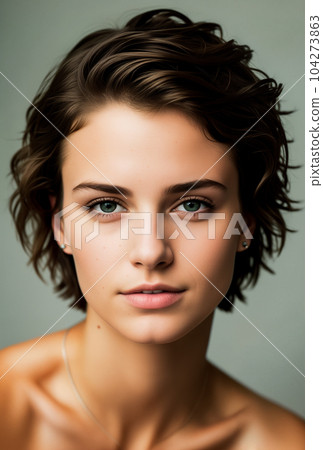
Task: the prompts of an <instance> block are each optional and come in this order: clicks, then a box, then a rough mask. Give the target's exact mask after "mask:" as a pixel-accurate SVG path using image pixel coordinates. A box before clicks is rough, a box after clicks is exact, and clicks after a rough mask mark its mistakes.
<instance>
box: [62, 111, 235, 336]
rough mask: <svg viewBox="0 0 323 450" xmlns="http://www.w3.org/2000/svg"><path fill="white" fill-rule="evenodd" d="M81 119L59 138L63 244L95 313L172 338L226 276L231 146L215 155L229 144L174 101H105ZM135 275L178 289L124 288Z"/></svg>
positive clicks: (190, 325) (117, 324)
mask: <svg viewBox="0 0 323 450" xmlns="http://www.w3.org/2000/svg"><path fill="white" fill-rule="evenodd" d="M87 119H88V120H87V124H86V125H85V126H84V127H83V128H82V129H80V130H79V131H76V132H75V133H73V134H71V135H70V136H69V138H68V139H69V141H70V142H68V141H65V143H64V161H63V167H62V176H63V188H64V208H67V209H66V210H65V211H69V212H67V213H66V214H65V216H64V217H65V220H64V233H65V239H67V237H68V241H69V242H68V243H69V246H67V248H66V249H65V251H66V252H67V253H70V254H72V255H73V258H74V261H75V267H76V271H77V276H78V280H79V284H80V287H81V290H82V292H83V293H84V294H85V299H86V301H87V302H88V308H89V311H91V312H92V313H94V316H98V317H99V318H100V322H101V323H102V322H103V323H105V324H107V325H108V327H112V328H113V329H114V330H115V331H117V332H118V333H121V334H122V335H123V336H125V337H127V338H128V339H130V340H133V341H136V342H142V343H144V342H150V343H152V342H156V343H157V342H158V343H166V342H173V341H175V340H177V339H179V338H181V337H183V336H185V335H186V334H187V333H189V332H190V331H191V330H193V329H194V328H195V327H197V325H199V324H201V323H202V322H203V321H204V320H205V319H206V318H207V317H208V316H209V315H210V314H211V313H212V312H213V311H214V309H215V308H216V306H217V305H218V304H219V302H220V301H221V300H222V298H223V295H222V294H225V293H226V292H227V290H228V288H229V286H230V282H231V279H232V273H233V267H234V260H235V255H236V252H237V251H239V250H241V242H242V237H241V236H239V235H237V234H233V235H232V236H231V238H229V239H228V238H226V239H224V238H223V237H224V234H225V232H226V231H228V226H229V223H230V219H231V218H232V215H233V213H239V212H240V203H239V192H238V172H237V169H236V167H235V164H234V161H233V159H232V155H230V153H228V154H227V155H225V156H224V157H223V158H222V159H220V160H219V158H221V156H223V154H224V153H225V151H226V150H227V147H226V146H225V145H222V144H219V143H214V142H211V141H210V140H208V139H207V138H206V137H205V135H204V134H203V132H202V131H201V129H200V127H199V126H198V125H197V124H196V123H195V122H193V121H192V120H191V119H189V118H187V117H186V116H185V115H183V114H182V113H180V112H178V111H174V110H168V111H164V112H156V113H151V112H143V111H138V110H135V109H132V108H130V107H129V106H126V105H124V104H119V103H110V104H108V105H107V106H105V107H103V108H101V109H100V110H98V111H96V112H93V113H91V114H90V115H89V116H88V117H87ZM217 160H219V161H218V162H217V163H216V164H214V163H215V162H216V161H217ZM206 179H207V180H211V182H210V181H208V183H204V184H203V183H202V181H205V180H206ZM196 180H200V181H199V183H197V184H196V185H195V186H193V188H192V189H190V190H189V192H186V191H187V190H188V187H185V185H187V183H188V185H187V186H189V187H191V186H192V185H193V184H194V182H195V181H196ZM212 182H213V183H212ZM181 184H183V186H179V185H181ZM115 186H117V187H118V189H119V190H120V191H121V192H122V193H123V194H124V195H122V193H121V192H119V191H118V190H117V189H116V188H115ZM74 202H76V203H77V204H79V205H81V208H80V209H77V208H75V204H74ZM70 205H72V206H71V207H70ZM73 205H74V206H73ZM84 207H89V210H90V211H92V212H93V214H89V213H88V212H87V211H88V209H86V208H84ZM72 213H74V215H73V217H72V216H71V214H72ZM126 213H146V214H143V215H142V216H140V217H141V218H138V216H137V217H136V216H134V215H132V214H126ZM157 213H159V214H158V216H157ZM199 213H204V214H205V213H209V214H214V213H217V214H219V213H220V214H222V216H221V215H218V217H217V218H216V219H215V217H216V216H211V217H209V218H205V217H201V216H200V217H198V214H199ZM187 214H189V215H188V216H187ZM185 215H186V217H185ZM188 218H190V220H188ZM185 220H186V224H185ZM144 224H145V225H146V229H145V228H144ZM231 225H232V223H231ZM214 227H215V229H214ZM150 228H151V229H150ZM229 228H230V227H229ZM236 229H237V227H236ZM214 234H215V237H214ZM231 234H232V233H231ZM229 235H230V232H229ZM226 237H228V234H227V235H226ZM142 284H148V285H149V286H151V285H157V284H163V285H167V286H169V287H171V288H172V289H173V290H177V291H180V292H178V293H177V294H174V293H173V294H166V293H159V294H158V293H156V294H150V295H149V294H136V295H132V296H131V295H126V294H125V292H126V291H131V290H134V289H135V288H137V287H138V286H140V285H142ZM171 288H169V289H171ZM163 290H166V291H167V290H168V288H166V287H165V289H163ZM150 302H151V303H150ZM169 303H171V304H169ZM150 305H151V306H150Z"/></svg>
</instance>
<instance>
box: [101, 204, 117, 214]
mask: <svg viewBox="0 0 323 450" xmlns="http://www.w3.org/2000/svg"><path fill="white" fill-rule="evenodd" d="M100 208H101V211H103V212H106V213H108V212H113V211H114V210H115V209H116V204H115V203H112V202H102V203H100Z"/></svg>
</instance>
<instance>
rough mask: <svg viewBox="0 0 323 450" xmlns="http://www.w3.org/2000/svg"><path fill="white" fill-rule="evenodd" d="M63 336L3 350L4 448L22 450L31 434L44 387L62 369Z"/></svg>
mask: <svg viewBox="0 0 323 450" xmlns="http://www.w3.org/2000/svg"><path fill="white" fill-rule="evenodd" d="M61 335H62V333H61V332H58V333H53V334H52V335H48V336H46V337H44V338H42V339H39V338H35V339H31V340H28V341H26V342H21V343H19V344H15V345H12V346H10V347H7V348H4V349H2V350H0V414H1V421H0V447H1V448H11V449H15V448H19V445H20V444H19V442H21V441H22V440H24V439H26V438H27V435H28V433H30V430H31V428H32V423H33V421H34V420H35V415H36V410H35V407H34V403H35V402H34V400H35V398H36V397H38V398H39V397H40V396H41V395H40V394H41V392H42V389H41V383H42V382H43V380H45V379H46V376H47V375H49V374H51V373H53V372H55V368H56V367H57V366H58V361H59V359H58V358H59V351H58V349H59V346H58V341H59V339H61ZM18 441H19V442H18ZM20 448H21V447H20Z"/></svg>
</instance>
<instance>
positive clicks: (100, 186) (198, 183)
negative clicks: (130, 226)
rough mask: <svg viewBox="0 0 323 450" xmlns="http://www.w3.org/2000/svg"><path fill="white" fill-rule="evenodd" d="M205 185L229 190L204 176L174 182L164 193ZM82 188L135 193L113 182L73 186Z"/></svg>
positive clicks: (176, 192)
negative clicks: (184, 181) (202, 177)
mask: <svg viewBox="0 0 323 450" xmlns="http://www.w3.org/2000/svg"><path fill="white" fill-rule="evenodd" d="M192 186H193V187H192ZM205 187H212V188H215V189H220V190H222V191H226V190H227V188H226V186H224V185H223V184H222V183H219V182H218V181H215V180H210V179H209V178H204V179H202V180H192V181H188V182H186V183H179V184H174V185H173V186H169V187H168V188H166V189H165V191H164V194H165V195H170V194H180V193H182V192H187V191H191V190H192V191H195V190H197V189H201V188H205ZM82 189H93V190H95V191H102V192H106V193H107V194H118V193H119V194H120V193H121V194H123V195H125V196H126V197H131V196H132V195H133V194H132V192H131V191H130V190H129V189H127V188H125V187H122V186H115V185H113V184H101V183H92V182H85V183H80V184H78V185H77V186H75V187H74V188H73V192H74V191H79V190H82Z"/></svg>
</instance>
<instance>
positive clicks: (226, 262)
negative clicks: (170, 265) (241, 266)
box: [180, 221, 239, 301]
mask: <svg viewBox="0 0 323 450" xmlns="http://www.w3.org/2000/svg"><path fill="white" fill-rule="evenodd" d="M200 225H201V224H200ZM200 225H198V226H196V227H195V229H194V230H193V228H191V229H192V233H193V234H194V237H195V239H194V240H183V242H181V245H180V247H181V252H182V253H183V255H185V257H186V258H187V259H186V258H184V257H183V259H184V261H185V264H186V266H187V270H188V271H189V273H190V275H191V276H192V279H194V280H195V284H196V285H197V288H198V290H203V291H204V292H207V293H208V295H211V296H212V298H214V299H216V301H220V300H222V295H221V294H220V293H219V291H220V292H221V293H222V294H223V295H225V294H226V292H227V291H228V289H229V287H230V284H231V281H232V276H233V270H234V263H235V257H236V250H237V245H238V242H239V236H238V235H233V236H232V237H231V238H230V239H224V238H223V235H224V233H225V231H226V229H227V225H228V223H227V222H226V221H222V223H220V224H219V225H217V227H216V234H215V238H214V237H213V238H210V237H209V236H210V233H209V232H208V231H209V229H208V225H207V224H206V223H205V224H204V225H203V226H200ZM193 264H194V266H195V267H194V266H193ZM208 280H209V281H208ZM210 282H211V283H212V284H213V285H214V286H215V287H214V286H212V284H211V283H210ZM216 288H217V289H218V290H219V291H218V290H217V289H216Z"/></svg>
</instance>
